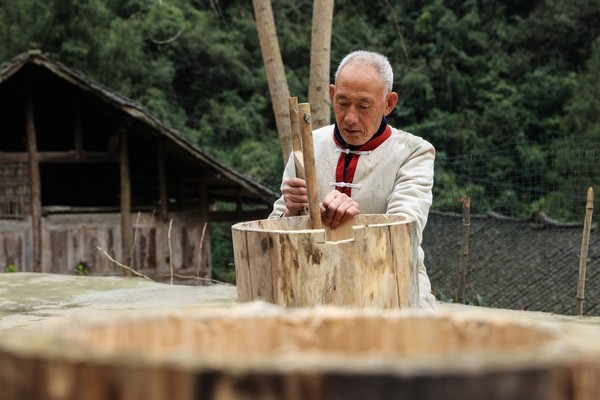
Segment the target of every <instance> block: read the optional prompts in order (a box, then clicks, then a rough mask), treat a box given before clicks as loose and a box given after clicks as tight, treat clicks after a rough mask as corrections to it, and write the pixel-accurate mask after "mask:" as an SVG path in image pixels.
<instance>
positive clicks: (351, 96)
mask: <svg viewBox="0 0 600 400" xmlns="http://www.w3.org/2000/svg"><path fill="white" fill-rule="evenodd" d="M329 95H330V96H331V102H332V104H333V112H334V114H335V122H336V123H337V125H338V128H339V129H340V133H341V135H342V137H343V138H344V140H345V141H346V142H347V143H348V144H351V145H354V146H360V145H363V144H365V143H366V142H368V141H369V139H371V137H372V136H373V135H374V134H375V133H376V132H377V128H379V125H380V124H381V118H383V116H385V115H388V114H389V113H390V112H392V110H393V109H394V107H395V106H396V103H397V102H398V95H397V94H396V93H394V92H392V93H389V94H387V95H385V84H384V82H383V80H382V79H381V78H380V77H379V75H377V72H376V71H375V69H374V68H373V67H370V66H353V65H347V66H346V67H344V68H343V69H342V71H341V72H340V73H339V75H338V77H337V79H336V83H335V85H333V84H332V85H330V86H329Z"/></svg>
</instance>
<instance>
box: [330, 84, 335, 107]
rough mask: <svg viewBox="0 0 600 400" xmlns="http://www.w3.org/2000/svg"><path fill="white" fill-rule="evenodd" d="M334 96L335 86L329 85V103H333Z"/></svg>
mask: <svg viewBox="0 0 600 400" xmlns="http://www.w3.org/2000/svg"><path fill="white" fill-rule="evenodd" d="M334 94H335V85H334V84H333V83H330V84H329V98H330V99H331V102H332V103H333V95H334Z"/></svg>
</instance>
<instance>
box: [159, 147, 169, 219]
mask: <svg viewBox="0 0 600 400" xmlns="http://www.w3.org/2000/svg"><path fill="white" fill-rule="evenodd" d="M165 158H166V156H165V150H164V149H163V146H161V144H160V143H158V148H157V164H158V190H159V192H160V193H159V196H160V219H161V221H162V222H167V221H168V220H169V197H168V194H167V173H166V166H165Z"/></svg>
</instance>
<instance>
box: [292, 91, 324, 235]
mask: <svg viewBox="0 0 600 400" xmlns="http://www.w3.org/2000/svg"><path fill="white" fill-rule="evenodd" d="M298 110H299V114H300V118H301V119H300V124H301V128H302V129H301V130H302V158H303V160H304V173H305V174H306V190H307V191H308V212H309V215H310V225H311V228H312V229H320V228H322V226H323V224H322V222H321V210H320V208H319V193H318V192H317V172H316V169H315V152H314V148H313V138H312V121H311V119H310V104H308V103H302V104H299V105H298Z"/></svg>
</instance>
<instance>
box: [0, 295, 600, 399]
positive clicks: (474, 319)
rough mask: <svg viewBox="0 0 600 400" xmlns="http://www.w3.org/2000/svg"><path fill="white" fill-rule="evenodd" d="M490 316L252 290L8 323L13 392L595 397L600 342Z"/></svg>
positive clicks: (6, 382) (1, 354) (0, 377)
mask: <svg viewBox="0 0 600 400" xmlns="http://www.w3.org/2000/svg"><path fill="white" fill-rule="evenodd" d="M590 343H593V339H592V338H591V337H589V336H586V335H579V334H577V332H575V333H574V332H572V331H570V330H569V329H563V328H561V327H557V326H554V325H546V324H543V323H539V324H535V325H533V324H528V323H523V322H517V321H514V320H513V321H510V320H507V319H502V318H494V317H493V316H491V317H486V316H483V315H482V316H461V315H431V314H419V313H417V312H415V311H412V313H410V312H407V311H391V310H387V311H386V310H375V309H371V310H366V309H362V310H360V309H356V310H351V309H347V308H346V309H345V308H342V309H336V308H324V309H323V308H313V309H295V310H289V309H287V310H286V309H282V308H280V307H276V306H273V305H269V304H266V303H258V304H257V303H249V304H248V305H246V306H236V307H230V308H223V309H219V308H217V309H210V310H206V311H202V312H169V313H160V314H159V313H150V315H146V316H143V317H141V316H139V315H136V314H131V315H125V316H121V317H119V318H115V319H114V320H104V321H99V320H89V321H86V320H81V319H80V320H76V321H70V322H68V323H64V324H61V325H55V326H50V327H48V328H47V329H44V330H36V331H30V332H26V331H25V332H23V331H20V332H18V333H17V332H7V333H6V334H3V338H2V340H1V341H0V389H1V390H0V399H2V400H4V399H8V400H17V399H18V400H22V399H51V400H59V399H61V400H63V399H64V400H71V399H73V400H74V399H86V400H100V399H107V400H108V399H110V400H120V399H144V400H145V399H169V400H188V399H190V400H191V399H215V400H233V399H261V400H262V399H264V400H271V399H273V400H275V399H277V400H300V399H302V400H303V399H310V400H325V399H332V400H333V399H335V400H338V399H339V400H352V399H360V400H364V399H385V400H394V399H403V400H407V399H410V400H412V399H414V400H439V399H443V400H471V399H472V400H481V399H485V400H515V399H526V400H563V399H564V400H584V399H589V400H592V399H597V398H598V394H599V393H600V391H599V390H600V384H599V381H600V379H599V378H600V359H599V357H598V356H599V352H598V348H597V347H598V346H597V344H596V345H595V346H594V345H590Z"/></svg>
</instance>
